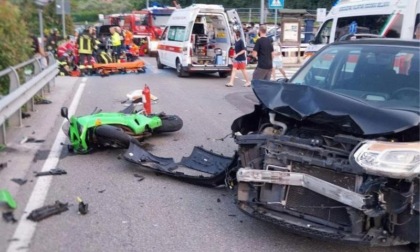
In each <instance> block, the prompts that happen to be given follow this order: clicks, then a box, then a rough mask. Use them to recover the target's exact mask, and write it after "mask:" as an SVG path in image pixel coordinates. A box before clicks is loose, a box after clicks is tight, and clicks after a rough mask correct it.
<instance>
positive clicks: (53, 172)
mask: <svg viewBox="0 0 420 252" xmlns="http://www.w3.org/2000/svg"><path fill="white" fill-rule="evenodd" d="M63 174H67V172H66V171H65V170H63V169H60V168H55V169H51V170H49V171H46V172H35V176H36V177H39V176H48V175H63Z"/></svg>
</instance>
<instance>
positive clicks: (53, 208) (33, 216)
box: [27, 200, 69, 222]
mask: <svg viewBox="0 0 420 252" xmlns="http://www.w3.org/2000/svg"><path fill="white" fill-rule="evenodd" d="M68 205H69V204H68V203H61V202H60V201H58V200H57V201H56V202H55V204H54V205H48V206H43V207H40V208H38V209H35V210H33V211H32V212H31V213H30V214H29V215H28V217H27V219H28V220H32V221H36V222H38V221H41V220H43V219H45V218H48V217H50V216H52V215H56V214H60V213H62V212H65V211H67V210H69V207H68Z"/></svg>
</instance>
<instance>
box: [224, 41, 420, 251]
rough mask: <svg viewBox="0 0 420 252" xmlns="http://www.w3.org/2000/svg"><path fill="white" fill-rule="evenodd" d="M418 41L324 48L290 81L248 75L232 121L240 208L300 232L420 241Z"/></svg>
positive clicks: (379, 241) (378, 241) (380, 242)
mask: <svg viewBox="0 0 420 252" xmlns="http://www.w3.org/2000/svg"><path fill="white" fill-rule="evenodd" d="M419 60H420V41H403V40H387V39H361V40H355V41H341V42H337V43H334V44H331V45H328V46H326V47H325V48H323V49H322V50H321V51H319V52H318V53H317V54H316V55H315V56H314V57H312V58H311V59H310V60H309V61H308V62H307V63H306V64H305V65H304V66H303V67H302V68H301V69H300V70H299V71H298V72H297V73H296V74H295V75H294V76H293V78H292V79H291V80H290V81H289V82H287V83H286V82H277V83H276V82H271V81H257V80H255V81H253V83H252V86H253V90H254V93H255V95H256V96H257V98H258V99H259V101H260V104H259V105H256V106H255V111H254V112H253V113H251V114H247V115H244V116H242V117H240V118H238V119H236V120H235V121H234V123H233V124H232V131H233V132H234V133H235V142H236V143H237V144H238V145H239V150H238V154H239V167H241V168H239V169H238V171H237V173H236V180H237V182H238V194H237V200H238V206H239V207H240V209H241V210H243V211H245V212H246V213H248V214H250V215H252V216H255V217H257V218H260V219H262V220H265V221H269V222H272V223H275V224H277V225H279V226H281V227H282V228H285V229H288V230H290V231H292V232H295V233H299V234H302V235H305V236H311V237H317V238H323V239H327V240H338V241H347V242H356V243H361V244H366V245H370V246H392V245H403V244H414V246H417V248H418V243H419V221H420V219H419V208H420V204H419V174H420V112H419V110H420V106H419V104H420V101H419V97H420V91H419V85H420V81H419V71H420V67H419Z"/></svg>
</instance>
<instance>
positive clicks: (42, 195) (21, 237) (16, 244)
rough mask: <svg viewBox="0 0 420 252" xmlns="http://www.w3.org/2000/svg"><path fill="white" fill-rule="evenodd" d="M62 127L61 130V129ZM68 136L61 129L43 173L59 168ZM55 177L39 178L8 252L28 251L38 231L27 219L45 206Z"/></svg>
mask: <svg viewBox="0 0 420 252" xmlns="http://www.w3.org/2000/svg"><path fill="white" fill-rule="evenodd" d="M86 80H87V78H86V77H84V78H82V83H80V86H79V88H78V89H77V91H76V94H75V95H74V98H73V101H72V102H71V104H70V107H69V109H68V111H69V115H73V114H75V112H76V108H77V105H78V104H79V101H80V99H81V97H82V93H83V90H84V89H85V86H86ZM66 121H67V119H64V120H63V122H62V123H61V127H62V126H63V125H64V123H65V122H66ZM61 127H60V128H61ZM66 138H67V136H66V135H65V134H64V132H63V131H62V130H61V129H60V130H59V132H58V134H57V136H56V138H55V140H54V144H53V146H52V147H51V151H50V154H49V155H48V158H47V160H46V161H45V163H44V166H43V167H42V171H43V172H46V171H49V170H51V169H53V168H56V167H57V164H58V161H59V160H60V154H61V151H62V149H63V145H61V143H62V142H65V140H66ZM52 178H53V176H42V177H38V179H37V180H36V184H35V186H34V189H33V191H32V194H31V196H30V197H29V200H28V203H27V205H26V207H25V211H24V213H23V214H22V217H21V218H20V220H19V223H18V226H17V228H16V230H15V233H14V234H13V239H12V240H11V242H10V245H9V247H8V249H7V252H15V251H28V250H29V245H30V243H31V240H32V237H33V235H34V233H35V230H36V222H33V221H31V220H28V219H26V217H27V216H28V215H29V214H30V212H31V211H32V210H34V209H37V208H39V207H42V206H43V205H44V202H45V199H46V198H47V194H48V190H49V188H50V185H51V182H52Z"/></svg>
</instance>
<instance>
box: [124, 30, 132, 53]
mask: <svg viewBox="0 0 420 252" xmlns="http://www.w3.org/2000/svg"><path fill="white" fill-rule="evenodd" d="M123 35H124V45H125V49H127V50H130V46H131V45H132V44H133V33H132V32H131V31H129V30H127V29H124V30H123Z"/></svg>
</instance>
